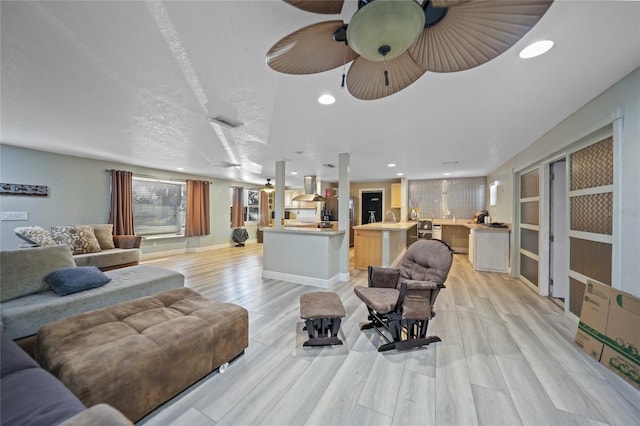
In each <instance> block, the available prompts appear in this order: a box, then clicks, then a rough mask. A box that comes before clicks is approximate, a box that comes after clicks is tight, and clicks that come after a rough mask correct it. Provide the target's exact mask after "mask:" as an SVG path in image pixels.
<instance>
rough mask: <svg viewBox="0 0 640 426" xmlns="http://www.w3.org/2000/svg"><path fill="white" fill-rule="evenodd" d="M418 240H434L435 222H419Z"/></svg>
mask: <svg viewBox="0 0 640 426" xmlns="http://www.w3.org/2000/svg"><path fill="white" fill-rule="evenodd" d="M418 238H424V239H427V240H430V239H431V238H433V221H431V220H419V221H418Z"/></svg>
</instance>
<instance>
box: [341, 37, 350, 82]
mask: <svg viewBox="0 0 640 426" xmlns="http://www.w3.org/2000/svg"><path fill="white" fill-rule="evenodd" d="M348 49H349V47H348V46H347V43H346V41H345V43H344V56H343V58H342V84H341V85H340V87H342V88H343V89H344V84H345V79H346V78H347V74H346V73H347V52H348Z"/></svg>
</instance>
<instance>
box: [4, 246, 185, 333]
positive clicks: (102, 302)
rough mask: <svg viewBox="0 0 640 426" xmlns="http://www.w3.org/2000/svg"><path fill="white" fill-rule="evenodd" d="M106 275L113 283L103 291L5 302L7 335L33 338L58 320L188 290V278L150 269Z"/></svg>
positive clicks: (133, 268) (50, 293)
mask: <svg viewBox="0 0 640 426" xmlns="http://www.w3.org/2000/svg"><path fill="white" fill-rule="evenodd" d="M29 250H35V249H29ZM67 250H68V248H67ZM0 269H4V267H3V268H0ZM53 269H54V268H51V269H50V270H49V271H48V272H51V271H52V270H53ZM3 272H4V271H3ZM105 274H106V275H107V276H108V277H109V278H111V280H112V281H111V282H110V283H109V284H107V285H103V286H102V287H97V288H93V289H91V290H87V291H81V292H78V293H74V294H70V295H68V296H65V297H60V296H58V295H56V294H55V293H54V292H53V291H51V290H49V291H45V292H42V293H36V294H31V295H28V296H25V297H19V298H17V299H13V300H10V301H8V302H3V303H2V309H0V315H1V319H2V324H3V326H4V331H5V333H7V334H8V335H9V336H10V337H11V338H12V339H19V338H22V337H26V336H31V335H33V334H36V332H37V331H38V329H39V328H40V327H42V325H43V324H46V323H48V322H51V321H54V320H58V319H61V318H66V317H68V316H71V315H74V314H78V313H81V312H87V311H90V310H93V309H98V308H103V307H105V306H110V305H113V304H115V303H119V302H122V301H125V300H129V299H135V298H137V297H142V296H149V295H152V294H156V293H160V292H162V291H165V290H169V289H172V288H178V287H183V286H184V275H182V274H180V273H178V272H175V271H172V270H170V269H165V268H158V267H155V266H150V265H139V266H131V267H128V268H120V269H114V270H112V271H107V272H105ZM43 277H44V275H43Z"/></svg>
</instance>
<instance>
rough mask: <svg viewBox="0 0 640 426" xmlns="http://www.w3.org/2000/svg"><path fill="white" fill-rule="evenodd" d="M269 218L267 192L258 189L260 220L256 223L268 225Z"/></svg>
mask: <svg viewBox="0 0 640 426" xmlns="http://www.w3.org/2000/svg"><path fill="white" fill-rule="evenodd" d="M269 219H270V218H269V194H268V193H266V192H264V191H260V220H259V221H258V225H259V226H268V225H269Z"/></svg>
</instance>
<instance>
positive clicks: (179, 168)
mask: <svg viewBox="0 0 640 426" xmlns="http://www.w3.org/2000/svg"><path fill="white" fill-rule="evenodd" d="M176 170H179V171H183V170H184V167H176Z"/></svg>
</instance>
